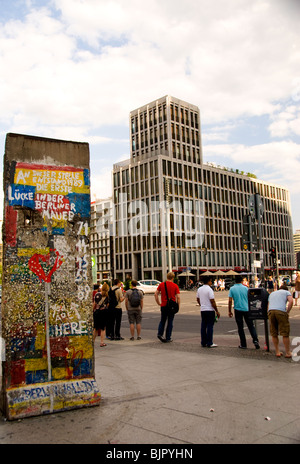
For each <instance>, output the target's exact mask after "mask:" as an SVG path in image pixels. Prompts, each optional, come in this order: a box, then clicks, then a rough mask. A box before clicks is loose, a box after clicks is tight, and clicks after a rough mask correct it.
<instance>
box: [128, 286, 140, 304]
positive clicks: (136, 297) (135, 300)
mask: <svg viewBox="0 0 300 464" xmlns="http://www.w3.org/2000/svg"><path fill="white" fill-rule="evenodd" d="M129 302H130V306H131V307H132V308H137V307H138V306H140V303H141V295H140V292H139V291H138V289H137V288H133V289H132V292H131V295H130V298H129Z"/></svg>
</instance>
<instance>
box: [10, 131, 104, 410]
mask: <svg viewBox="0 0 300 464" xmlns="http://www.w3.org/2000/svg"><path fill="white" fill-rule="evenodd" d="M4 173H5V175H4V193H5V195H4V197H5V200H4V225H3V247H4V250H3V296H2V314H1V316H2V338H3V339H4V340H5V361H3V363H2V368H3V389H2V390H3V402H2V408H3V409H4V413H5V415H6V417H7V418H8V419H17V418H19V417H27V416H31V415H38V414H44V413H49V412H54V411H57V410H64V409H72V408H76V407H82V406H91V405H96V404H98V403H99V401H100V393H99V390H98V388H97V385H96V382H95V381H94V350H93V339H92V332H93V316H92V292H91V289H92V272H91V258H90V250H89V231H90V174H89V146H88V144H85V143H83V144H82V143H77V142H65V141H60V140H53V139H45V138H41V137H33V136H24V135H18V134H7V138H6V146H5V158H4ZM57 382H61V383H60V384H58V383H57ZM40 384H42V387H41V386H40ZM54 385H55V388H54ZM64 393H65V398H62V396H63V395H64Z"/></svg>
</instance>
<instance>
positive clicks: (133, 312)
mask: <svg viewBox="0 0 300 464" xmlns="http://www.w3.org/2000/svg"><path fill="white" fill-rule="evenodd" d="M127 314H128V322H129V324H134V323H136V324H140V323H141V321H142V310H141V309H128V311H127Z"/></svg>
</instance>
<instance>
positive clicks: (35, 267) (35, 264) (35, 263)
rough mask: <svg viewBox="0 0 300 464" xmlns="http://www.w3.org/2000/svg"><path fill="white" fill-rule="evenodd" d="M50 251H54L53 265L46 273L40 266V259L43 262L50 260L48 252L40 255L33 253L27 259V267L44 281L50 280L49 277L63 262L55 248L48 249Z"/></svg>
mask: <svg viewBox="0 0 300 464" xmlns="http://www.w3.org/2000/svg"><path fill="white" fill-rule="evenodd" d="M50 251H55V254H56V260H55V263H54V265H53V267H52V268H51V269H50V271H49V273H48V274H47V275H46V274H45V271H44V269H43V268H42V265H41V261H43V262H44V263H49V262H50V257H51V255H50V253H48V254H47V255H40V254H38V253H35V254H34V255H33V256H32V257H31V258H30V260H29V261H28V266H29V269H30V270H31V271H32V272H33V273H34V274H36V275H37V276H38V277H39V279H40V280H43V281H44V282H51V277H52V275H53V273H54V272H55V271H57V269H59V268H60V266H61V265H62V263H63V259H62V257H61V256H60V255H59V252H58V251H56V250H50Z"/></svg>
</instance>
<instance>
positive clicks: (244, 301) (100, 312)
mask: <svg viewBox="0 0 300 464" xmlns="http://www.w3.org/2000/svg"><path fill="white" fill-rule="evenodd" d="M174 278H175V274H174V273H173V272H169V273H168V274H167V279H166V281H165V282H162V283H160V284H159V286H158V287H157V290H156V292H155V294H154V298H155V301H156V303H157V305H158V306H160V309H161V318H160V322H159V325H158V331H157V337H158V339H159V340H160V341H161V342H162V343H170V342H171V341H172V331H173V322H174V317H175V314H176V313H177V312H178V310H179V308H180V289H179V287H178V285H177V284H176V283H174ZM268 282H269V280H268V281H267V290H264V289H263V290H264V291H265V298H266V301H268V307H267V310H268V319H269V322H270V334H271V337H272V342H273V345H274V348H275V355H276V356H277V357H281V356H283V353H282V352H281V351H280V348H279V336H282V340H283V345H284V349H285V357H286V358H291V357H292V354H291V351H290V339H289V336H290V323H289V313H290V311H291V309H292V307H293V304H294V303H293V298H294V299H295V306H297V301H298V298H300V273H297V277H296V281H295V290H294V292H293V294H292V293H291V292H290V291H289V288H288V286H287V284H286V282H283V283H282V284H281V286H280V287H279V288H278V289H275V288H274V285H273V286H271V285H270V284H269V285H268ZM137 285H138V283H137V281H136V280H132V281H131V286H130V288H129V289H128V290H127V291H124V289H123V288H122V286H123V284H122V282H121V281H120V280H118V279H116V280H114V281H113V286H112V287H111V288H110V287H109V285H108V284H107V283H104V284H103V285H102V286H101V287H100V286H95V288H94V292H93V311H94V312H93V315H94V341H95V339H96V337H97V335H100V346H101V347H104V346H107V345H106V343H105V339H109V340H124V338H123V337H122V336H121V333H120V330H121V321H122V306H121V303H122V302H123V301H125V308H126V311H127V316H128V322H129V328H130V340H132V341H133V340H135V332H136V336H137V338H136V339H137V340H141V322H142V310H143V304H144V295H143V292H142V291H141V290H139V289H138V288H137ZM248 291H249V288H248V286H247V284H246V283H245V281H244V278H243V276H242V275H237V276H236V278H235V284H234V285H233V286H232V287H231V288H230V290H229V295H228V316H229V317H230V318H232V317H233V316H234V317H235V321H236V324H237V328H238V335H239V339H240V344H239V348H240V349H246V348H247V340H246V336H245V332H244V323H245V324H246V325H247V327H248V329H249V333H250V335H251V338H252V341H253V344H254V346H255V348H256V349H260V345H259V340H258V336H257V332H256V328H255V325H254V322H253V319H252V318H251V317H250V315H249V304H248ZM196 300H197V303H198V304H199V306H200V312H201V329H200V335H201V346H203V347H208V348H214V347H217V345H216V344H215V343H214V342H213V331H214V324H215V322H216V321H217V320H218V319H219V318H220V312H219V310H218V307H217V303H216V300H215V296H214V283H213V278H212V277H211V276H203V278H202V285H201V286H199V288H198V290H197V295H196ZM174 307H175V309H174ZM164 334H165V336H164Z"/></svg>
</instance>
